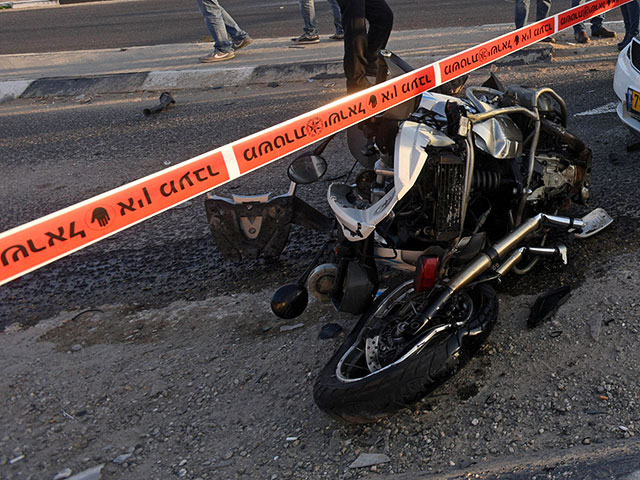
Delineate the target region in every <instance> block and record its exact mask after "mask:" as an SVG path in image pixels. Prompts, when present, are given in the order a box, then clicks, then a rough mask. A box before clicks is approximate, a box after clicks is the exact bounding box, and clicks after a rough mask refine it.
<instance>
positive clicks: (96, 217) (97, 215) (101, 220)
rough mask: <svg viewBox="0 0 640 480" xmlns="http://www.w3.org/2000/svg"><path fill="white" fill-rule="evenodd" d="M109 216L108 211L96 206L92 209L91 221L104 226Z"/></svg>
mask: <svg viewBox="0 0 640 480" xmlns="http://www.w3.org/2000/svg"><path fill="white" fill-rule="evenodd" d="M110 220H111V218H110V217H109V212H107V210H106V209H104V208H102V207H98V208H96V209H95V210H94V211H93V215H91V223H94V222H96V221H97V222H98V225H100V226H101V227H106V226H107V224H108V223H109V221H110Z"/></svg>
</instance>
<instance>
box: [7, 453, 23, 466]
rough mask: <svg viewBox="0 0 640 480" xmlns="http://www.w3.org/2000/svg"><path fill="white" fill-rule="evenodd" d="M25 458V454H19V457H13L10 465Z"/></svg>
mask: <svg viewBox="0 0 640 480" xmlns="http://www.w3.org/2000/svg"><path fill="white" fill-rule="evenodd" d="M23 459H24V455H18V456H17V457H13V458H12V459H11V460H9V465H13V464H14V463H18V462H19V461H20V460H23Z"/></svg>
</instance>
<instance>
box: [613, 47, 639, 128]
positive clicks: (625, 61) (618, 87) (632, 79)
mask: <svg viewBox="0 0 640 480" xmlns="http://www.w3.org/2000/svg"><path fill="white" fill-rule="evenodd" d="M634 44H635V48H640V42H639V41H638V40H637V39H635V38H634V39H633V41H632V42H631V43H630V44H629V45H628V46H626V47H625V48H624V49H623V50H622V51H621V52H620V55H618V63H616V72H615V75H614V77H613V90H614V91H615V93H616V96H617V97H618V99H619V100H620V103H619V104H618V107H617V109H616V111H617V113H618V117H620V120H622V121H623V122H624V123H625V124H626V125H627V126H628V127H629V128H631V129H632V130H633V131H635V132H637V133H640V117H638V116H637V115H634V114H632V113H630V112H629V110H628V109H627V93H628V91H629V88H632V89H634V90H636V91H638V92H640V72H639V71H638V69H636V67H635V66H634V65H633V63H632V62H631V48H632V47H633V46H634Z"/></svg>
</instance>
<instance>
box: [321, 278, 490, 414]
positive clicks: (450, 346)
mask: <svg viewBox="0 0 640 480" xmlns="http://www.w3.org/2000/svg"><path fill="white" fill-rule="evenodd" d="M429 298H430V297H429V295H428V293H427V292H415V291H414V289H413V282H411V281H410V282H405V283H402V284H400V285H398V286H396V287H395V288H390V289H388V290H387V291H386V292H385V293H383V294H382V295H380V296H379V297H378V299H377V300H376V301H375V302H374V304H373V305H372V306H371V307H370V308H369V310H368V311H366V312H365V313H364V314H363V316H362V317H361V318H360V320H359V322H358V323H357V325H356V326H355V327H354V329H353V330H352V331H351V333H350V334H349V336H348V337H347V339H346V340H345V342H344V343H343V344H342V346H341V347H340V348H339V349H338V351H337V352H336V353H335V354H334V355H333V357H332V358H331V360H329V363H327V365H326V366H325V367H324V368H323V369H322V371H321V372H320V375H319V376H318V379H317V380H316V383H315V386H314V389H313V396H314V400H315V402H316V404H317V405H318V407H319V408H320V409H321V410H322V411H324V412H325V413H327V414H328V415H330V416H331V417H333V418H336V419H339V420H342V421H345V422H348V423H369V422H373V421H376V420H378V419H379V418H382V417H385V416H387V415H389V414H391V413H393V412H394V411H396V410H399V409H401V408H404V407H407V406H409V405H411V404H412V403H414V402H416V401H418V400H420V399H421V398H422V397H424V396H425V395H427V394H429V393H430V392H431V391H433V390H434V389H435V388H436V387H437V386H438V385H440V384H441V383H443V382H444V381H445V380H446V379H448V378H449V377H451V376H452V375H453V374H454V373H455V372H456V371H457V370H458V369H459V368H460V367H461V366H463V365H464V364H465V363H466V362H467V361H468V360H469V359H470V358H471V356H472V355H473V354H474V353H475V352H476V351H477V349H478V348H479V347H480V346H481V345H482V343H483V342H484V340H485V339H486V337H487V335H488V334H489V332H490V331H491V329H492V328H493V325H494V324H495V322H496V320H497V318H498V299H497V296H496V293H495V291H494V290H493V288H491V287H490V286H488V285H486V284H480V285H477V286H475V287H473V288H470V289H465V290H463V291H461V292H459V293H457V294H455V295H454V296H453V297H452V298H451V299H450V300H449V301H448V302H447V303H446V304H445V305H444V307H443V308H442V309H441V312H442V314H440V315H439V316H438V317H437V318H435V319H434V321H433V324H430V325H428V326H427V328H426V329H425V330H424V331H423V332H421V333H420V334H419V335H418V336H416V338H407V339H406V341H404V340H403V341H402V342H399V341H398V331H399V329H400V328H405V327H406V325H409V324H410V323H411V320H412V318H415V316H416V315H417V314H418V312H420V311H423V310H424V308H426V307H427V306H428V303H429ZM399 325H400V326H399ZM403 325H404V326H405V327H403Z"/></svg>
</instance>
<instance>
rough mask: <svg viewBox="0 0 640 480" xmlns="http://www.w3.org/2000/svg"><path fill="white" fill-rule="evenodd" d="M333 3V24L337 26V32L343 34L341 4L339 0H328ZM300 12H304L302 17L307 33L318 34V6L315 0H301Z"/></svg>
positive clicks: (330, 3)
mask: <svg viewBox="0 0 640 480" xmlns="http://www.w3.org/2000/svg"><path fill="white" fill-rule="evenodd" d="M327 1H328V2H329V5H331V11H332V12H333V24H334V25H335V27H336V33H339V34H343V33H344V30H343V29H342V14H341V13H340V6H339V5H338V1H337V0H327ZM300 13H302V19H303V20H304V28H303V30H304V33H306V34H307V35H312V36H316V35H318V23H317V22H316V7H315V5H314V1H313V0H300Z"/></svg>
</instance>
